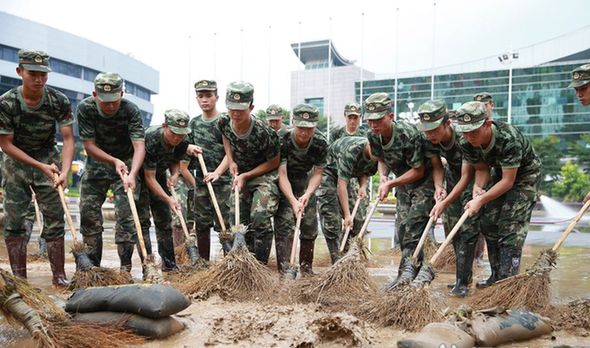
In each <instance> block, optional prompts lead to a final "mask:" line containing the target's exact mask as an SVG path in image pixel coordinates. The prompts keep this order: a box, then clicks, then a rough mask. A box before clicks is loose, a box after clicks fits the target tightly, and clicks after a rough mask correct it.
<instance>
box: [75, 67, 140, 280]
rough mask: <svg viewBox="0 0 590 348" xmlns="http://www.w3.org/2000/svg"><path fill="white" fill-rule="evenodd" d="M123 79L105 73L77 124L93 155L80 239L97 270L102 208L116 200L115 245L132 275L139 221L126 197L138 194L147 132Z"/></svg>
mask: <svg viewBox="0 0 590 348" xmlns="http://www.w3.org/2000/svg"><path fill="white" fill-rule="evenodd" d="M123 83H124V82H123V79H122V78H121V76H120V75H119V74H117V73H111V72H103V73H100V74H98V75H96V78H95V79H94V91H92V96H90V97H88V98H86V99H84V100H82V101H81V102H80V105H79V106H78V111H77V118H78V124H79V126H80V139H81V140H82V142H83V143H84V149H85V150H86V153H87V154H88V157H87V158H86V165H85V168H86V170H85V173H84V175H83V177H82V180H81V182H80V233H82V236H83V238H84V244H86V246H87V250H88V256H89V258H90V260H91V261H92V263H93V264H94V265H95V266H100V261H101V259H102V244H103V243H102V233H103V231H104V228H103V219H102V205H103V204H104V201H105V199H106V196H107V191H108V190H109V189H110V188H112V191H113V194H114V197H115V215H116V216H117V228H116V229H115V243H116V244H117V253H118V254H119V260H120V262H121V270H122V271H125V272H130V271H131V257H132V256H133V245H134V244H135V243H136V242H137V237H136V231H135V225H134V223H133V215H132V214H131V208H130V207H129V201H128V200H127V197H126V194H125V192H126V191H127V189H129V188H131V190H135V187H136V178H137V174H138V173H139V171H140V169H141V165H142V162H143V158H144V156H145V146H144V145H145V144H144V130H143V122H142V119H141V113H140V111H139V108H138V107H137V105H135V104H134V103H133V102H131V101H129V100H128V99H126V98H123Z"/></svg>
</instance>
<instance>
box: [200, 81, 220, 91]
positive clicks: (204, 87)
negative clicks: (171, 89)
mask: <svg viewBox="0 0 590 348" xmlns="http://www.w3.org/2000/svg"><path fill="white" fill-rule="evenodd" d="M216 90H217V82H215V81H213V80H199V81H197V82H195V91H197V92H198V91H216Z"/></svg>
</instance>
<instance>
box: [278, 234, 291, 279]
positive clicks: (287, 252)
mask: <svg viewBox="0 0 590 348" xmlns="http://www.w3.org/2000/svg"><path fill="white" fill-rule="evenodd" d="M292 245H293V238H289V236H279V235H275V251H276V255H277V270H278V271H279V273H284V272H285V270H286V269H287V267H288V266H289V261H290V260H289V258H290V257H291V246H292Z"/></svg>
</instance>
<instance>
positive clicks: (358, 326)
mask: <svg viewBox="0 0 590 348" xmlns="http://www.w3.org/2000/svg"><path fill="white" fill-rule="evenodd" d="M392 225H393V221H392V220H391V219H389V218H387V217H377V218H376V219H375V221H374V222H372V223H371V225H370V226H369V230H370V231H371V233H370V234H369V237H370V238H369V239H368V244H369V247H370V250H371V252H372V254H371V255H370V262H369V265H368V270H369V273H370V275H371V276H372V277H373V279H374V280H375V282H377V283H378V284H379V285H384V284H385V283H387V282H388V281H390V280H391V279H392V278H393V277H394V275H395V274H396V272H397V265H398V261H399V256H398V255H397V253H396V252H395V251H394V250H393V249H392V240H391V233H392ZM560 227H561V226H560ZM563 229H565V227H562V228H561V231H562V230H563ZM151 233H152V241H153V242H154V245H153V248H154V250H156V245H155V235H154V231H153V230H152V231H151ZM559 234H560V233H559V231H543V229H542V228H538V226H536V227H534V228H532V231H531V232H530V233H529V237H528V239H527V243H526V246H525V248H524V252H523V254H524V255H523V264H524V267H523V269H524V268H526V267H527V266H529V265H531V264H532V263H533V261H534V260H535V259H536V258H537V257H538V255H539V252H540V251H541V250H543V249H546V248H548V247H549V246H550V245H552V244H553V243H554V242H555V241H556V240H557V239H558V238H559ZM435 235H436V237H437V239H438V240H439V241H440V240H442V231H441V230H440V227H437V228H436V230H435ZM571 237H573V238H571V239H569V240H568V242H566V244H565V245H564V247H562V249H561V250H560V255H559V259H558V262H557V267H556V269H554V270H553V271H552V272H551V281H552V297H553V302H554V303H565V302H568V301H569V300H571V299H575V298H580V297H584V298H587V297H588V296H589V293H590V267H589V266H588V265H590V233H574V234H572V236H571ZM33 238H34V239H35V234H34V237H33ZM214 240H215V242H214V245H213V248H212V251H213V250H214V251H215V253H214V256H213V258H214V259H217V258H219V257H220V253H219V251H220V249H221V248H220V245H219V243H218V242H217V240H216V239H215V238H214ZM35 250H36V243H35V242H34V241H31V244H29V253H30V254H31V253H34V251H35ZM315 260H316V262H315V267H314V270H315V271H316V272H322V271H323V270H325V269H326V267H327V266H328V255H327V249H326V246H325V242H324V240H323V239H321V238H318V240H317V242H316V256H315ZM103 266H105V267H113V268H116V267H118V256H117V252H116V247H115V245H114V242H113V234H112V224H109V225H108V226H107V230H106V231H105V248H104V255H103ZM0 267H2V268H3V269H6V270H9V264H8V260H7V256H6V250H5V245H4V242H3V241H0ZM269 267H271V268H273V269H275V268H276V266H275V262H274V257H271V261H270V262H269ZM27 271H28V277H29V282H30V283H31V284H32V285H33V286H35V287H39V288H42V289H43V290H46V291H47V292H48V293H50V294H54V295H56V296H58V297H61V298H66V297H67V296H68V294H67V293H58V292H56V290H54V289H52V288H51V286H50V285H49V284H50V283H51V272H50V269H49V264H48V263H47V262H43V261H40V262H29V263H28V266H27ZM74 271H75V265H74V262H73V258H72V257H71V255H69V254H68V255H67V258H66V272H67V274H68V275H69V276H71V275H72V274H73V273H74ZM132 273H133V276H134V278H136V279H137V281H140V280H139V279H140V278H141V267H140V262H139V258H138V257H137V254H135V255H134V258H133V271H132ZM488 274H489V265H488V264H487V261H486V262H484V263H483V264H481V265H479V266H477V267H475V268H474V276H475V278H476V279H475V280H478V279H481V278H485V277H487V275H488ZM277 277H278V275H277ZM453 281H454V274H453V273H452V271H450V272H439V273H438V274H437V278H436V279H435V281H434V282H433V284H432V288H433V291H436V292H439V293H441V294H444V295H445V301H447V302H446V305H447V306H449V307H457V306H458V305H460V304H461V303H462V300H458V299H456V298H452V297H448V296H446V294H447V293H448V289H447V288H446V285H447V284H448V283H450V282H453ZM179 318H180V320H181V321H183V322H184V323H185V324H186V326H187V330H185V331H183V332H181V333H179V334H177V335H174V336H172V337H169V338H167V339H165V340H158V341H152V342H148V343H147V344H146V346H147V347H179V346H184V347H202V346H221V347H253V346H265V347H290V346H320V347H339V346H376V347H391V346H395V342H396V340H398V339H400V338H402V337H411V336H413V335H415V333H405V332H401V331H399V330H395V329H392V328H379V327H375V326H373V325H372V324H370V323H366V322H363V321H361V320H359V319H357V318H355V317H353V316H351V315H349V314H347V313H333V312H331V311H329V309H326V308H321V307H320V306H317V305H313V304H305V305H301V304H285V305H276V304H263V303H259V302H243V303H235V302H226V301H224V300H222V299H221V298H219V297H217V296H214V297H211V298H209V299H208V300H205V301H194V302H193V304H192V305H191V306H190V307H189V308H188V309H186V310H185V311H183V312H182V313H180V315H179ZM334 332H336V334H334ZM27 337H28V333H27V332H25V331H24V330H22V329H15V328H13V327H11V326H9V325H8V324H7V322H6V321H5V319H4V318H3V317H2V316H0V346H1V347H33V346H34V345H33V343H32V342H31V341H30V340H29V339H28V338H27ZM560 345H572V346H590V337H588V333H587V332H576V333H571V332H565V331H557V332H554V333H553V334H552V335H548V336H545V337H542V338H540V339H536V340H533V341H528V342H521V343H516V344H513V345H507V346H514V347H524V346H529V347H540V346H560Z"/></svg>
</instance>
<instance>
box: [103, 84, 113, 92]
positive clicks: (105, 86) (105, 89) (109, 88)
mask: <svg viewBox="0 0 590 348" xmlns="http://www.w3.org/2000/svg"><path fill="white" fill-rule="evenodd" d="M102 89H103V90H104V91H105V92H110V91H111V90H112V88H111V86H110V85H104V86H102Z"/></svg>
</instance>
